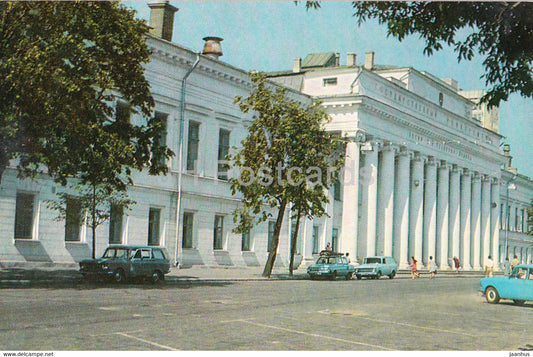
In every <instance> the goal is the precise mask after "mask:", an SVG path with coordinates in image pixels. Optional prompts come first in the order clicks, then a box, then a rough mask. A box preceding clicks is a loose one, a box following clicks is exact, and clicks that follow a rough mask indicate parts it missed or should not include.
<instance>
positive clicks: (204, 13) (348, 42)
mask: <svg viewBox="0 0 533 357" xmlns="http://www.w3.org/2000/svg"><path fill="white" fill-rule="evenodd" d="M123 3H124V4H125V5H126V6H128V7H131V8H133V9H135V10H136V11H137V12H138V14H137V15H138V17H139V18H142V19H145V20H146V21H148V20H149V17H150V10H149V8H148V5H147V4H148V2H146V1H124V2H123ZM170 3H171V4H172V5H174V6H176V7H178V8H179V11H178V13H177V14H176V17H175V22H174V36H173V39H172V41H173V42H175V43H178V44H180V45H182V46H184V47H187V48H189V49H191V50H193V51H197V52H199V51H201V50H202V48H203V44H204V41H203V40H202V38H203V37H206V36H218V37H222V38H223V39H224V41H223V42H222V49H223V52H224V55H223V56H222V57H221V58H220V60H222V61H224V62H226V63H228V64H231V65H233V66H235V67H238V68H242V69H244V70H251V69H255V70H260V71H278V70H290V69H292V65H293V61H294V59H295V58H296V57H301V58H302V59H303V58H305V56H306V55H307V54H309V53H320V52H338V53H340V54H341V64H345V63H346V53H347V52H356V53H357V55H358V57H357V62H358V64H362V63H363V62H364V57H365V52H367V51H375V53H376V55H375V56H376V57H375V62H376V64H387V65H396V66H409V67H414V68H416V69H417V70H420V71H427V72H430V73H432V74H433V75H435V76H437V77H439V78H454V79H455V80H457V81H458V82H459V86H460V88H462V89H465V90H473V89H485V87H486V86H485V83H484V81H483V80H482V79H480V77H481V76H482V75H483V73H484V71H483V66H482V58H481V57H479V56H477V57H475V58H474V59H473V60H472V61H467V62H461V63H458V62H457V56H456V54H455V53H454V52H453V49H451V48H447V47H445V48H444V49H443V50H441V51H439V52H437V53H435V54H434V55H433V56H431V57H427V56H425V55H424V54H423V52H422V51H423V48H424V46H423V42H422V41H420V40H419V38H418V36H410V37H408V38H406V39H405V40H404V41H402V42H399V41H397V40H396V39H394V38H387V33H386V27H385V26H384V25H379V24H378V23H377V22H366V23H364V24H362V25H361V26H360V27H359V26H358V24H357V21H356V20H355V18H354V17H353V16H352V14H353V11H352V8H351V3H350V2H346V1H323V2H322V9H320V10H318V11H314V10H311V11H306V9H305V6H304V2H302V3H300V4H299V5H296V4H295V2H294V1H224V0H217V1H199V0H196V1H171V2H170ZM532 119H533V100H531V99H526V98H522V97H521V96H520V95H518V94H514V95H512V96H511V97H510V99H509V100H508V101H507V102H505V103H502V104H501V105H500V134H501V135H503V136H504V137H505V138H503V139H502V141H504V142H505V143H508V144H510V145H511V154H512V155H513V166H515V167H518V172H519V173H521V174H523V175H526V176H529V177H530V178H533V165H532V164H531V163H532V161H533V147H532V146H533V128H532Z"/></svg>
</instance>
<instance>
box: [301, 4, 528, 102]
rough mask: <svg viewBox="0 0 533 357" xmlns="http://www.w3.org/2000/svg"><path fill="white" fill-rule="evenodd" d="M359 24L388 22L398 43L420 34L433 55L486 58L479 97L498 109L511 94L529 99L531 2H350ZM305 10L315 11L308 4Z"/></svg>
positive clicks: (464, 58)
mask: <svg viewBox="0 0 533 357" xmlns="http://www.w3.org/2000/svg"><path fill="white" fill-rule="evenodd" d="M352 6H353V8H354V10H355V13H354V16H355V17H356V18H357V19H358V21H359V25H361V24H362V23H363V22H364V21H366V20H368V19H377V20H378V21H379V23H380V24H386V25H387V28H388V35H392V36H393V37H396V38H397V39H398V40H400V41H402V40H403V39H404V38H406V37H407V36H409V35H413V34H418V35H419V36H420V38H421V39H423V40H424V41H425V43H426V47H425V48H424V53H425V54H426V55H428V56H429V55H431V54H433V52H434V51H438V50H440V49H442V48H443V45H444V44H446V45H449V46H451V47H453V48H454V50H455V52H456V53H457V58H458V60H459V61H461V60H470V59H472V58H473V57H474V55H475V54H476V52H477V53H479V54H480V55H481V56H483V57H484V61H483V65H484V66H485V70H486V73H485V74H484V75H483V78H484V79H485V82H486V84H487V86H489V87H490V88H489V90H488V91H487V94H486V95H485V96H484V97H483V98H482V100H481V101H482V102H486V103H487V104H488V105H489V106H497V105H499V103H500V102H501V101H502V100H504V101H505V100H507V98H508V97H509V95H510V94H511V93H519V94H521V95H522V96H524V97H528V98H532V97H533V72H532V68H531V67H532V63H533V3H531V2H496V1H494V2H471V1H464V2H463V1H461V2H422V1H414V2H403V1H376V2H360V1H354V2H352ZM306 7H307V9H318V8H320V3H319V2H318V1H308V2H307V3H306Z"/></svg>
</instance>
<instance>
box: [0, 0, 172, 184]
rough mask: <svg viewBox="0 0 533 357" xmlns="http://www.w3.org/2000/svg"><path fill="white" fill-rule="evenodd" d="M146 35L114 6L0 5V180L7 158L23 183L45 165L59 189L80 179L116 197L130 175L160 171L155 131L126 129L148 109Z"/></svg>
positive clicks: (156, 126)
mask: <svg viewBox="0 0 533 357" xmlns="http://www.w3.org/2000/svg"><path fill="white" fill-rule="evenodd" d="M147 31H148V26H147V25H146V23H145V22H144V21H141V20H136V19H134V12H133V11H132V10H129V9H127V8H125V7H123V6H122V5H119V4H118V3H116V2H108V1H98V2H85V1H79V2H63V1H42V2H41V1H35V2H33V1H28V2H26V1H24V2H0V78H1V80H0V179H1V176H2V174H3V172H4V170H5V168H6V167H7V166H8V165H9V162H10V160H12V159H17V160H18V168H19V176H21V177H28V176H29V177H31V176H34V175H35V174H36V173H37V172H39V170H40V169H41V168H42V165H45V166H46V167H47V171H48V173H49V174H50V175H52V176H53V177H54V178H55V180H56V182H59V183H61V184H62V185H66V183H67V179H68V178H69V177H78V178H81V181H82V184H84V183H87V182H92V183H95V184H102V183H103V184H106V185H111V186H112V187H114V188H116V189H119V190H123V189H125V187H126V184H128V183H131V176H130V175H131V169H138V170H142V169H143V168H146V167H148V168H149V173H150V174H160V173H165V172H166V170H167V168H166V166H165V165H162V164H161V163H162V161H163V160H162V159H163V158H165V157H169V156H171V155H172V154H173V153H172V152H171V151H170V150H169V149H168V148H166V147H164V146H160V145H159V141H158V138H159V137H160V135H161V132H162V130H163V128H162V124H161V123H160V122H158V120H156V119H155V118H154V119H148V120H147V123H146V124H141V125H135V124H132V123H131V122H130V120H129V114H130V113H129V112H130V111H131V112H138V113H140V114H142V115H143V116H145V117H149V116H150V115H151V111H152V108H153V105H154V102H153V98H152V97H151V95H150V90H149V89H150V88H149V84H148V82H147V81H146V79H145V78H144V68H143V64H144V63H147V62H148V61H149V58H150V51H149V50H148V48H147V46H146V43H145V38H144V34H145V33H147ZM118 97H120V98H122V100H124V102H126V103H128V106H126V109H125V110H123V113H122V114H121V115H116V113H115V106H116V102H117V98H118Z"/></svg>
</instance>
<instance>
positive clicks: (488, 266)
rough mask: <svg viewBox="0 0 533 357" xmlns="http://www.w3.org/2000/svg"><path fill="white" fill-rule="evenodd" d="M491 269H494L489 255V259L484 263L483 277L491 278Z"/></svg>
mask: <svg viewBox="0 0 533 357" xmlns="http://www.w3.org/2000/svg"><path fill="white" fill-rule="evenodd" d="M493 268H494V262H493V261H492V257H491V256H490V255H489V257H488V258H487V260H486V261H485V277H491V278H492V271H493Z"/></svg>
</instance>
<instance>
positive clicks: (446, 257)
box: [341, 137, 500, 270]
mask: <svg viewBox="0 0 533 357" xmlns="http://www.w3.org/2000/svg"><path fill="white" fill-rule="evenodd" d="M499 202H500V187H499V183H498V179H497V178H496V177H491V176H490V175H487V174H484V173H482V172H476V171H473V170H471V169H469V168H467V167H459V166H458V165H455V164H450V163H448V162H446V161H444V160H439V159H437V158H435V157H432V156H425V155H423V154H421V153H419V152H413V151H410V150H407V149H406V148H403V147H400V146H396V145H392V144H385V143H383V142H380V141H365V140H364V137H363V140H361V138H355V140H353V141H350V142H349V143H348V144H347V147H346V162H345V168H344V186H343V217H342V232H341V250H342V251H347V252H349V253H350V255H351V256H354V257H358V258H359V259H361V258H363V257H366V256H371V255H392V256H394V257H395V258H396V260H397V261H398V263H399V265H400V268H401V269H402V268H407V267H408V264H409V259H410V257H411V256H414V257H415V259H416V260H417V261H418V262H419V263H422V264H427V262H428V260H429V257H430V256H433V257H434V259H435V262H436V264H437V266H439V267H440V269H441V270H446V269H450V266H451V258H452V257H454V256H456V257H458V258H459V259H460V261H461V266H462V268H463V269H465V270H471V269H475V270H478V269H481V268H482V266H483V265H484V262H485V260H486V258H487V257H488V256H489V255H491V256H492V257H493V260H494V261H495V262H496V261H498V258H499V249H500V247H499V244H500V242H499V229H500V223H499V221H500V215H499Z"/></svg>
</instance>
